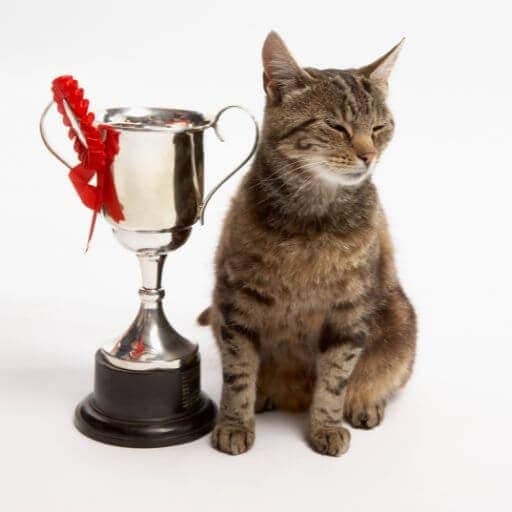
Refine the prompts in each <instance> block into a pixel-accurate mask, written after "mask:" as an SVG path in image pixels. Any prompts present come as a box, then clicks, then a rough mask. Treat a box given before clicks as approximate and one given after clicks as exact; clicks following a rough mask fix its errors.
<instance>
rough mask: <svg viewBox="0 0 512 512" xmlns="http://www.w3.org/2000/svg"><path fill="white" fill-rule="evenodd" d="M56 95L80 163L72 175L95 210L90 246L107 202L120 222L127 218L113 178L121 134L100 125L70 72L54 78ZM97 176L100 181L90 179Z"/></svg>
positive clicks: (79, 191)
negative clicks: (98, 125)
mask: <svg viewBox="0 0 512 512" xmlns="http://www.w3.org/2000/svg"><path fill="white" fill-rule="evenodd" d="M52 92H53V99H54V101H55V103H56V104H57V109H58V111H59V112H60V114H61V115H62V119H63V122H64V125H65V126H66V127H67V128H69V130H68V136H69V138H70V139H71V141H72V142H73V148H74V150H75V151H76V153H77V155H78V159H79V161H80V164H79V165H77V166H76V167H74V168H73V169H71V171H70V173H69V178H70V180H71V182H72V184H73V186H74V187H75V190H76V192H77V193H78V195H79V197H80V199H81V200H82V202H83V204H84V205H85V206H87V207H88V208H90V209H92V210H93V217H92V219H91V226H90V229H89V237H88V239H87V247H89V243H90V241H91V238H92V235H93V232H94V227H95V224H96V218H97V215H98V212H99V211H100V209H101V207H102V206H104V207H105V208H106V210H107V213H108V214H109V216H110V217H112V219H114V220H115V221H116V222H119V221H120V220H124V216H123V212H122V207H121V205H120V203H119V200H118V198H117V194H116V191H115V187H114V182H113V178H112V171H111V167H112V163H113V161H114V158H115V156H116V154H117V153H118V152H119V134H118V133H117V132H116V131H115V130H114V129H113V128H112V127H110V126H105V125H103V126H101V128H100V127H96V126H95V125H94V114H93V113H92V112H89V100H87V99H86V98H85V97H84V90H83V89H82V88H81V87H80V86H79V84H78V82H77V81H76V80H75V79H74V78H73V77H72V76H70V75H64V76H60V77H58V78H56V79H55V80H53V82H52ZM94 176H96V185H91V184H90V181H91V180H92V179H93V178H94Z"/></svg>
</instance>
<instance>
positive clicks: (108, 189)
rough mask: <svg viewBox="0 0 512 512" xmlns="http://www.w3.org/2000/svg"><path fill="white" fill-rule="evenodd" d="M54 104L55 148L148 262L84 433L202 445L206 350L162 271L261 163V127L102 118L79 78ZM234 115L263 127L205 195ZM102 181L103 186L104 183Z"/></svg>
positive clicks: (121, 115)
mask: <svg viewBox="0 0 512 512" xmlns="http://www.w3.org/2000/svg"><path fill="white" fill-rule="evenodd" d="M52 90H53V97H54V101H52V102H51V103H50V104H49V105H48V106H47V107H46V109H45V111H44V112H43V115H42V116H41V121H40V132H41V137H42V139H43V142H44V144H45V145H46V147H47V149H48V150H49V151H50V152H51V153H52V154H53V155H54V156H55V157H56V158H57V159H58V160H59V161H61V162H62V163H63V164H65V165H66V166H67V167H68V168H70V169H71V172H70V174H69V177H70V178H71V181H72V183H73V185H74V186H75V188H76V190H77V192H78V193H79V195H80V198H81V199H82V201H83V202H84V204H86V205H87V206H88V207H89V208H91V209H92V210H93V219H92V222H91V228H90V230H89V241H90V239H91V237H92V234H93V230H94V224H95V221H96V215H97V214H98V213H102V214H103V217H104V218H105V220H106V221H107V222H108V223H109V224H110V225H111V227H112V231H113V233H114V236H115V237H116V238H117V240H118V241H119V242H120V243H121V244H122V245H123V246H124V247H126V248H127V249H129V250H131V251H133V252H135V254H136V255H137V258H138V260H139V263H140V268H141V274H142V287H141V288H140V289H139V296H140V302H141V304H140V309H139V312H138V314H137V316H136V317H135V320H134V321H133V322H132V324H131V325H130V327H129V328H128V330H127V331H126V332H125V333H124V334H123V335H122V336H121V337H119V338H118V339H117V340H116V341H115V342H114V343H113V344H110V345H107V346H104V347H103V348H100V349H99V350H98V351H97V352H96V359H95V379H94V391H93V393H91V394H90V395H89V396H87V397H86V398H85V399H84V400H83V401H82V402H81V403H80V404H79V405H78V406H77V408H76V411H75V426H76V427H77V428H78V430H79V431H80V432H82V433H83V434H85V435H86V436H88V437H91V438H93V439H96V440H98V441H101V442H104V443H109V444H114V445H118V446H130V447H157V446H168V445H172V444H178V443H184V442H188V441H192V440H194V439H196V438H198V437H200V436H202V435H204V434H206V433H208V432H209V431H210V430H211V429H212V428H213V424H214V420H215V415H216V407H215V405H214V403H213V402H212V400H211V399H210V398H208V396H207V395H206V394H205V393H204V392H202V391H201V387H200V363H199V352H198V347H197V345H196V344H194V343H192V342H191V341H189V340H188V339H186V338H185V337H183V336H182V335H180V334H179V333H178V332H176V331H175V330H174V329H173V327H172V326H171V324H170V323H169V321H168V320H167V318H166V316H165V313H164V311H163V308H162V299H163V297H164V290H163V288H162V284H161V283H162V270H163V265H164V262H165V259H166V256H167V253H168V252H169V251H173V250H175V249H177V248H179V247H180V246H182V245H183V244H184V243H185V242H186V241H187V239H188V237H189V235H190V232H191V229H192V226H193V225H194V224H195V223H196V222H197V221H198V220H199V219H201V222H203V219H204V212H205V207H206V205H207V204H208V202H209V200H210V198H211V197H212V195H213V194H214V193H215V192H216V191H217V190H218V188H219V187H220V186H221V185H222V184H223V183H224V182H225V181H226V180H228V179H229V178H230V177H231V176H232V175H233V174H235V173H236V172H237V171H238V170H239V169H241V168H242V167H243V166H244V165H245V164H246V163H247V162H248V161H249V159H250V158H251V157H252V156H253V154H254V152H255V150H256V146H257V144H258V125H257V123H256V121H255V119H254V118H253V116H252V115H251V114H249V113H248V112H247V111H245V110H244V109H243V108H242V107H239V106H236V105H230V106H228V107H225V108H223V109H222V110H220V111H219V112H218V113H217V114H216V115H215V116H214V117H213V119H208V118H206V117H205V116H203V115H202V114H200V113H198V112H193V111H186V110H176V109H168V108H140V107H137V108H135V107H130V108H109V109H106V110H105V111H104V112H102V113H101V114H98V115H97V116H96V117H95V116H94V115H93V114H92V113H91V112H89V110H88V105H89V103H88V101H87V100H86V99H85V98H84V94H83V89H81V88H80V87H79V86H78V83H77V82H76V80H74V79H73V77H71V76H62V77H59V78H57V79H55V80H54V81H53V85H52ZM54 104H56V105H57V109H58V111H59V112H60V114H61V115H62V118H63V121H64V124H65V125H66V126H67V127H68V129H69V136H70V138H71V139H72V141H73V142H74V149H75V150H76V152H77V154H78V157H79V161H80V163H79V164H78V165H76V166H74V167H73V166H72V165H70V164H69V163H68V162H67V161H66V160H65V159H64V158H63V157H62V156H60V155H59V154H58V152H57V151H55V150H54V149H53V148H52V146H51V145H50V143H49V142H48V137H47V135H46V132H45V119H46V116H47V114H48V113H49V111H50V108H51V107H52V105H54ZM231 108H238V109H241V110H243V111H244V112H246V113H247V114H248V115H249V116H250V118H251V120H252V122H253V123H254V128H255V139H254V144H253V146H252V148H251V151H250V153H249V155H248V156H247V157H246V158H245V159H244V160H243V162H241V164H240V165H238V166H237V168H236V169H235V170H233V171H232V172H230V173H229V174H228V175H227V176H226V177H225V178H224V179H223V180H222V181H221V182H220V183H219V184H218V185H216V186H215V187H214V188H213V189H212V191H211V192H210V193H209V194H208V195H206V196H205V194H204V191H203V188H204V175H203V167H204V160H203V134H204V132H205V130H207V129H208V128H213V130H214V131H215V133H216V134H217V136H218V137H219V138H220V140H222V138H221V137H220V135H219V132H218V130H217V125H218V121H219V118H220V117H221V116H222V114H223V113H224V112H225V111H226V110H228V109H231ZM94 178H95V183H93V182H94Z"/></svg>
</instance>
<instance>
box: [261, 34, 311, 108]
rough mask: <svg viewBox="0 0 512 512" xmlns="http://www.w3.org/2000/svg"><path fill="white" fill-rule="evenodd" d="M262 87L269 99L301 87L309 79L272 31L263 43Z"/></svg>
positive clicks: (278, 97)
mask: <svg viewBox="0 0 512 512" xmlns="http://www.w3.org/2000/svg"><path fill="white" fill-rule="evenodd" d="M262 58H263V87H264V89H265V92H266V93H267V95H268V96H269V97H270V98H271V99H276V100H280V99H281V98H282V96H283V94H285V93H286V92H287V91H289V90H292V89H295V88H299V87H303V86H304V85H305V83H306V81H307V80H308V79H310V78H311V77H310V76H309V75H308V74H307V73H306V72H305V71H304V70H303V69H302V68H301V67H300V66H299V65H298V64H297V63H296V62H295V59H294V58H293V57H292V55H291V53H290V52H289V51H288V48H286V45H285V44H284V42H283V40H282V39H281V38H280V37H279V35H278V34H277V33H276V32H274V31H272V32H270V34H269V35H268V36H267V38H266V39H265V42H264V43H263V51H262Z"/></svg>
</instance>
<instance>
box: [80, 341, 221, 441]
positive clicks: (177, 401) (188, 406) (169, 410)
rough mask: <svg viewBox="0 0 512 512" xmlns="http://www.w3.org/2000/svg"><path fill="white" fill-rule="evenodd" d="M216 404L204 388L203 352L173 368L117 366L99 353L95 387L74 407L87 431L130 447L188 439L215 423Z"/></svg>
mask: <svg viewBox="0 0 512 512" xmlns="http://www.w3.org/2000/svg"><path fill="white" fill-rule="evenodd" d="M215 416H216V407H215V404H214V403H213V402H212V400H211V399H210V398H208V397H207V396H206V395H205V394H204V393H201V392H200V387H199V358H198V357H197V358H195V360H194V361H192V362H191V363H189V364H187V365H186V366H184V367H180V368H175V369H172V370H146V371H133V370H125V369H121V368H117V367H115V366H113V365H112V364H111V363H110V362H108V361H107V360H106V359H105V357H104V356H103V355H102V354H101V352H100V351H98V352H97V353H96V373H95V386H94V393H92V394H91V395H89V396H88V397H86V398H85V399H84V400H83V401H82V402H81V403H80V404H79V405H78V406H77V408H76V411H75V426H76V427H77V429H78V430H79V431H80V432H81V433H82V434H84V435H86V436H87V437H90V438H92V439H95V440H96V441H100V442H103V443H107V444H113V445H117V446H126V447H132V448H156V447H160V446H170V445H174V444H181V443H187V442H189V441H193V440H195V439H198V438H199V437H201V436H203V435H205V434H207V433H208V432H210V431H211V430H212V429H213V426H214V422H215Z"/></svg>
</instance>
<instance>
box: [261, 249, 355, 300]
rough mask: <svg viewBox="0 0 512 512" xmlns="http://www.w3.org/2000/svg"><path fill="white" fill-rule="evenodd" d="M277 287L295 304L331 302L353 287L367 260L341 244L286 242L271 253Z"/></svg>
mask: <svg viewBox="0 0 512 512" xmlns="http://www.w3.org/2000/svg"><path fill="white" fill-rule="evenodd" d="M271 256H272V258H273V260H274V261H273V267H274V268H275V273H274V276H275V280H276V285H277V286H278V287H279V289H280V290H282V291H283V292H284V293H285V294H286V295H288V296H289V297H291V298H293V299H294V300H296V301H301V300H302V301H305V302H306V303H311V301H312V299H313V298H317V299H319V300H322V299H325V300H327V301H330V300H331V298H332V296H333V294H336V293H339V292H340V290H342V289H346V288H350V287H351V286H352V285H353V281H354V280H358V279H359V276H360V274H361V266H362V265H363V264H364V258H362V257H361V255H360V254H358V253H357V251H351V250H350V248H348V247H347V246H346V245H344V244H343V242H342V241H339V240H336V239H321V240H318V241H313V242H309V241H295V240H293V241H284V242H281V243H280V244H278V245H277V246H276V247H275V248H274V251H272V255H271Z"/></svg>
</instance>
